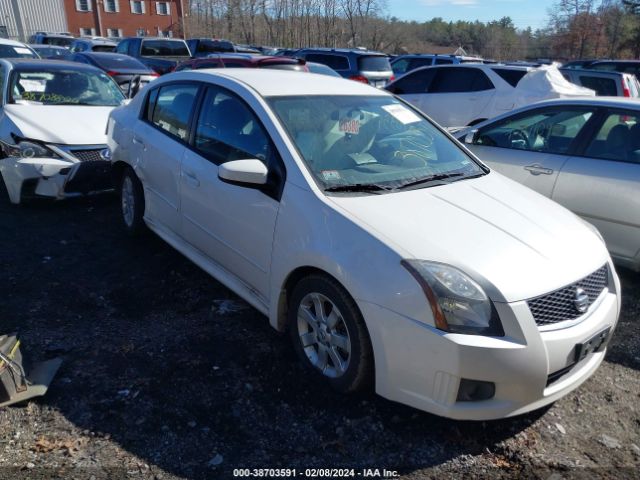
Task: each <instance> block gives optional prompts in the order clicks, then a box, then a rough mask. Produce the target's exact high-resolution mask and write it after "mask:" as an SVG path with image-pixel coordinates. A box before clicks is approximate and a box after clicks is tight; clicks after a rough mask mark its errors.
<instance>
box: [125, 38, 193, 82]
mask: <svg viewBox="0 0 640 480" xmlns="http://www.w3.org/2000/svg"><path fill="white" fill-rule="evenodd" d="M116 52H117V53H122V54H124V55H129V56H130V57H134V58H137V59H138V60H140V61H141V62H142V63H144V64H145V65H146V66H147V67H149V68H150V69H151V70H153V71H154V72H156V73H158V74H159V75H164V74H165V73H169V72H171V71H173V69H174V68H176V65H178V63H180V62H183V61H185V60H189V59H190V58H191V52H190V51H189V47H188V46H187V44H186V42H185V41H184V40H180V39H177V38H164V37H157V38H156V37H129V38H125V39H124V40H122V41H121V42H120V43H119V44H118V46H117V47H116Z"/></svg>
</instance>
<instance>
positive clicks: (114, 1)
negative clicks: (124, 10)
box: [104, 0, 120, 13]
mask: <svg viewBox="0 0 640 480" xmlns="http://www.w3.org/2000/svg"><path fill="white" fill-rule="evenodd" d="M104 11H105V12H107V13H116V12H119V11H120V2H119V1H118V0H104Z"/></svg>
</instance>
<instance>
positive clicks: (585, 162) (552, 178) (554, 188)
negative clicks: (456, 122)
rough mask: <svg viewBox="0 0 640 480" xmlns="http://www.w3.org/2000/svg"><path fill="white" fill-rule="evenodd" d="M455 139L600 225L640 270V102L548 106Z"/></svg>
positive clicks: (622, 259) (620, 258)
mask: <svg viewBox="0 0 640 480" xmlns="http://www.w3.org/2000/svg"><path fill="white" fill-rule="evenodd" d="M456 136H457V137H458V138H459V139H460V140H462V141H464V142H466V144H467V146H468V147H469V148H470V149H471V150H472V151H473V152H474V153H475V154H476V155H478V157H479V158H480V159H482V161H484V162H486V163H487V164H488V165H489V166H491V167H492V168H495V169H496V170H497V171H499V172H501V173H502V174H504V175H506V176H507V177H509V178H511V179H513V180H516V181H517V182H520V183H522V184H523V185H525V186H527V187H529V188H532V189H533V190H535V191H537V192H538V193H540V194H542V195H545V196H546V197H549V198H551V199H552V200H554V201H556V202H558V203H559V204H561V205H563V206H565V207H567V208H568V209H570V210H572V211H573V212H575V213H576V214H577V215H580V216H581V217H583V218H584V219H585V220H587V221H588V222H590V223H592V224H594V225H595V226H596V227H597V228H598V230H599V231H600V232H601V233H602V236H603V237H604V240H605V241H606V243H607V247H608V248H609V251H610V252H611V255H612V256H613V258H614V259H615V260H616V262H618V263H619V264H620V265H624V266H625V267H629V268H631V269H634V270H636V271H640V100H638V99H633V100H629V99H622V98H616V97H611V98H605V97H597V98H592V99H572V100H567V99H558V100H553V101H546V102H541V103H538V104H534V105H530V106H527V107H524V108H522V109H519V110H516V111H514V112H512V113H509V114H507V115H503V116H500V117H498V118H495V119H493V120H491V121H488V122H484V123H481V124H479V125H476V126H475V127H474V128H473V129H468V130H463V131H460V132H458V133H456Z"/></svg>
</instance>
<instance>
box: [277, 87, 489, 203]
mask: <svg viewBox="0 0 640 480" xmlns="http://www.w3.org/2000/svg"><path fill="white" fill-rule="evenodd" d="M267 100H268V102H269V104H270V105H271V108H272V110H273V111H274V112H275V114H276V115H277V116H278V118H279V119H280V122H281V123H282V125H283V126H284V128H285V129H286V131H287V133H288V135H289V137H290V138H291V140H292V142H293V143H294V144H295V146H296V147H297V150H298V152H299V153H300V155H301V157H302V158H303V160H304V161H305V163H306V165H307V168H308V169H309V171H310V172H311V173H312V174H313V176H314V177H315V178H316V180H317V182H318V183H319V184H320V185H321V186H322V187H323V188H324V189H325V190H329V191H331V190H333V191H339V190H340V189H349V188H367V187H369V188H370V189H376V190H381V191H382V190H386V191H391V190H394V189H399V188H407V187H412V188H413V187H414V186H415V188H421V187H423V186H428V185H429V183H430V182H435V181H439V182H443V181H455V180H462V179H464V178H467V177H470V176H478V175H482V174H484V170H483V169H482V167H481V166H480V165H478V164H477V163H476V162H475V161H474V160H472V159H471V158H470V157H469V156H467V154H465V153H464V152H463V150H462V149H461V148H459V147H458V146H457V145H456V144H455V143H454V142H452V141H451V140H450V139H449V138H448V137H447V136H446V135H445V134H443V133H442V132H441V131H440V130H438V129H437V128H436V127H435V126H434V125H433V124H431V123H430V122H429V121H428V120H426V119H425V118H424V117H422V116H421V115H420V114H418V113H417V112H416V111H415V110H413V109H411V108H410V107H408V106H406V105H405V104H403V103H402V102H400V101H399V100H397V99H395V98H393V97H391V96H386V95H385V96H347V95H344V96H338V95H317V96H316V95H314V96H294V97H271V98H268V99H267ZM448 179H451V180H448ZM418 185H419V186H420V187H418Z"/></svg>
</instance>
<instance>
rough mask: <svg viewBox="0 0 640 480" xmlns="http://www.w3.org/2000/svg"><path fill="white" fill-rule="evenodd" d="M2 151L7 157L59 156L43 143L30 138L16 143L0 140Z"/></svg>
mask: <svg viewBox="0 0 640 480" xmlns="http://www.w3.org/2000/svg"><path fill="white" fill-rule="evenodd" d="M0 146H1V147H2V152H3V153H4V154H5V155H6V156H7V157H20V158H60V156H59V155H57V154H56V153H54V152H52V151H51V150H50V149H48V148H47V147H45V146H44V145H42V144H40V143H37V142H33V141H31V140H18V141H17V142H16V145H12V144H10V143H5V142H0Z"/></svg>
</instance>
